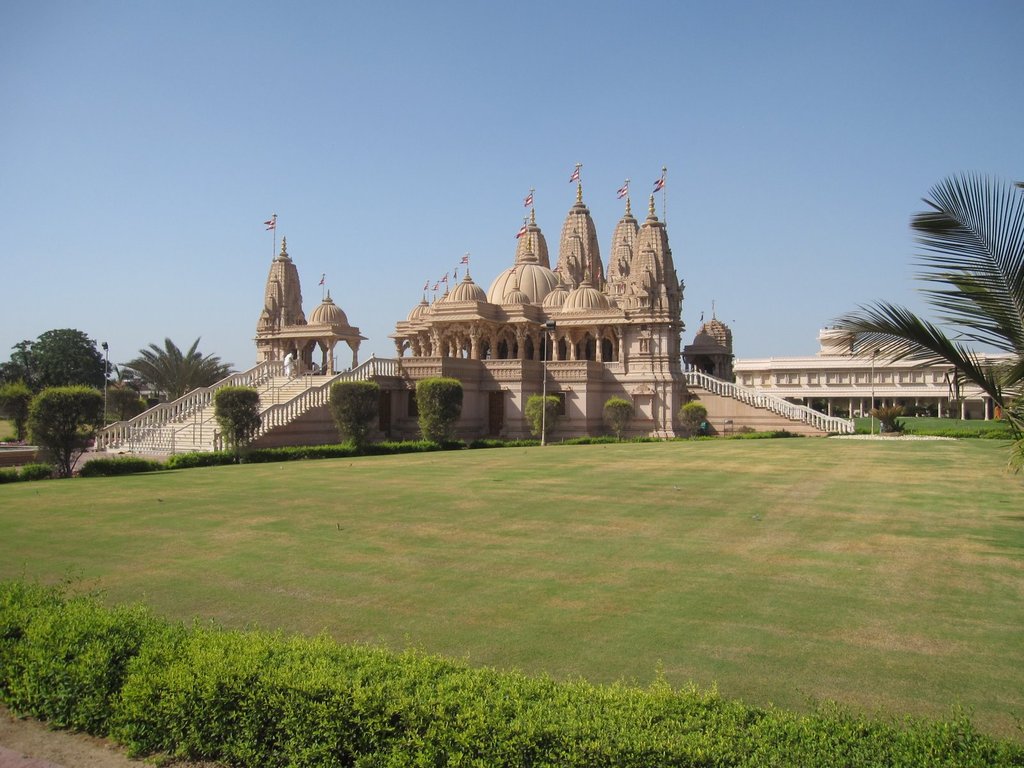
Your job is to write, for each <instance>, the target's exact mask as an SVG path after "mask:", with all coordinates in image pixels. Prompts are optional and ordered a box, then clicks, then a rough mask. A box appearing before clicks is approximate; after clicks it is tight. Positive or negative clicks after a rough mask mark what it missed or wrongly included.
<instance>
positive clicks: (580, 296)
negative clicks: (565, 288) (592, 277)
mask: <svg viewBox="0 0 1024 768" xmlns="http://www.w3.org/2000/svg"><path fill="white" fill-rule="evenodd" d="M609 308H611V304H610V303H609V302H608V297H607V296H605V295H604V294H603V293H601V292H600V291H599V290H597V288H595V287H594V286H592V285H591V284H590V281H589V280H584V281H583V282H582V283H581V284H580V286H579V288H574V289H573V290H571V291H570V292H569V295H568V296H566V297H565V303H564V304H563V305H562V311H563V312H587V311H591V310H602V309H609Z"/></svg>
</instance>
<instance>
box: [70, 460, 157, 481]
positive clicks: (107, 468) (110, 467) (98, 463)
mask: <svg viewBox="0 0 1024 768" xmlns="http://www.w3.org/2000/svg"><path fill="white" fill-rule="evenodd" d="M162 469H166V467H165V466H164V465H163V464H161V463H160V462H159V461H153V460H152V459H141V458H139V457H138V456H117V457H116V458H110V459H92V460H91V461H88V462H86V464H85V466H83V467H82V469H81V470H79V472H78V474H79V476H80V477H114V476H116V475H134V474H137V473H139V472H158V471H160V470H162Z"/></svg>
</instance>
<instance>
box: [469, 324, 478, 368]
mask: <svg viewBox="0 0 1024 768" xmlns="http://www.w3.org/2000/svg"><path fill="white" fill-rule="evenodd" d="M469 357H470V359H472V360H479V359H480V329H479V328H477V327H476V326H473V327H472V328H470V329H469Z"/></svg>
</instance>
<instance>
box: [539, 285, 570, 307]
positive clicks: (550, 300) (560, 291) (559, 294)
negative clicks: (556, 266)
mask: <svg viewBox="0 0 1024 768" xmlns="http://www.w3.org/2000/svg"><path fill="white" fill-rule="evenodd" d="M568 296H569V291H567V290H566V289H565V286H564V285H562V284H561V283H559V284H558V285H557V286H555V289H554V290H553V291H551V292H550V293H549V294H548V295H547V296H545V297H544V309H561V308H562V305H563V304H565V300H566V298H567V297H568Z"/></svg>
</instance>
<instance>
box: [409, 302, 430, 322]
mask: <svg viewBox="0 0 1024 768" xmlns="http://www.w3.org/2000/svg"><path fill="white" fill-rule="evenodd" d="M428 309H430V305H429V304H428V303H427V298H426V296H424V297H423V299H422V300H421V301H420V303H419V304H417V305H416V306H415V307H413V308H412V309H411V310H410V312H409V317H408V318H406V319H407V320H408V321H409V322H410V323H411V322H413V321H414V320H419V319H420V318H421V317H423V313H424V312H426V311H427V310H428Z"/></svg>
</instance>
